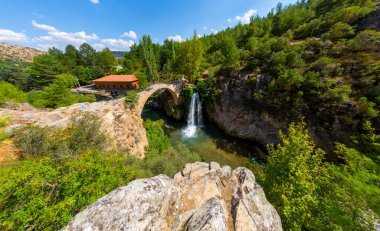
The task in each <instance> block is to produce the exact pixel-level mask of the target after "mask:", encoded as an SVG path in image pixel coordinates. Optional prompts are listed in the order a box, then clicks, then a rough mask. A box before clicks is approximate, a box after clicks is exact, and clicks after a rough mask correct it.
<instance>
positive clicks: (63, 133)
mask: <svg viewBox="0 0 380 231" xmlns="http://www.w3.org/2000/svg"><path fill="white" fill-rule="evenodd" d="M100 126H101V124H100V121H99V118H97V117H96V116H94V115H90V114H84V115H81V116H78V117H74V118H72V121H71V125H70V126H69V127H67V128H66V129H60V128H53V127H38V126H27V127H24V128H22V129H20V130H18V131H16V132H15V134H13V136H14V140H15V143H16V145H17V147H18V148H19V149H20V150H21V156H22V157H24V158H26V157H39V156H54V157H57V158H67V157H72V156H78V155H81V154H82V153H83V152H85V151H88V150H93V149H98V150H103V149H104V147H105V146H104V145H105V142H106V136H105V135H104V134H103V133H102V132H101V130H100Z"/></svg>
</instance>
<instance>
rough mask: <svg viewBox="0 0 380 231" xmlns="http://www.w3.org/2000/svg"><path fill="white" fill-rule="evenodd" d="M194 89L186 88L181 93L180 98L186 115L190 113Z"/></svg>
mask: <svg viewBox="0 0 380 231" xmlns="http://www.w3.org/2000/svg"><path fill="white" fill-rule="evenodd" d="M193 93H194V88H193V87H185V88H183V89H182V91H181V96H180V98H181V99H182V109H183V110H184V111H185V114H186V115H188V113H189V105H190V102H191V97H192V96H193Z"/></svg>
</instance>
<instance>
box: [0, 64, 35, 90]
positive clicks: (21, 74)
mask: <svg viewBox="0 0 380 231" xmlns="http://www.w3.org/2000/svg"><path fill="white" fill-rule="evenodd" d="M29 67H30V64H29V63H23V62H20V61H19V60H17V61H16V60H4V59H0V81H6V82H8V83H11V84H13V85H15V86H16V87H18V88H20V89H22V90H24V91H25V90H27V89H28V74H27V70H28V69H29Z"/></svg>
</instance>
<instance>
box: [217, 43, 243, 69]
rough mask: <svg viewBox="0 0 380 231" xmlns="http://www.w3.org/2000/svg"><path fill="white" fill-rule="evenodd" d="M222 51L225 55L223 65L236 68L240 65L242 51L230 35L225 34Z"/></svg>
mask: <svg viewBox="0 0 380 231" xmlns="http://www.w3.org/2000/svg"><path fill="white" fill-rule="evenodd" d="M220 46H221V47H222V49H221V51H222V54H223V56H224V60H223V66H224V67H226V68H232V69H236V68H237V67H239V66H240V52H239V49H238V47H237V46H236V43H235V40H234V39H232V38H231V37H229V36H224V37H223V40H222V44H221V45H220Z"/></svg>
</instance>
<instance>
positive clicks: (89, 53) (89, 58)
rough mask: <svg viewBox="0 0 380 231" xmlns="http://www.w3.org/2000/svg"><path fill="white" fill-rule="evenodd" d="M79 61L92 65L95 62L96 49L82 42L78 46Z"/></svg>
mask: <svg viewBox="0 0 380 231" xmlns="http://www.w3.org/2000/svg"><path fill="white" fill-rule="evenodd" d="M79 53H80V55H81V56H80V63H81V64H83V65H85V66H88V67H92V66H94V65H95V64H96V50H95V49H94V48H93V47H91V46H90V45H89V44H87V43H83V44H82V45H80V47H79Z"/></svg>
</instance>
